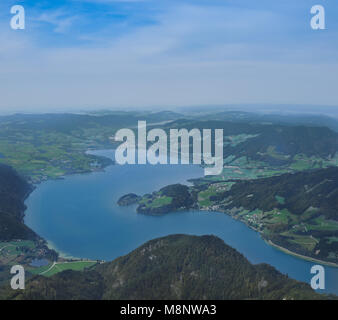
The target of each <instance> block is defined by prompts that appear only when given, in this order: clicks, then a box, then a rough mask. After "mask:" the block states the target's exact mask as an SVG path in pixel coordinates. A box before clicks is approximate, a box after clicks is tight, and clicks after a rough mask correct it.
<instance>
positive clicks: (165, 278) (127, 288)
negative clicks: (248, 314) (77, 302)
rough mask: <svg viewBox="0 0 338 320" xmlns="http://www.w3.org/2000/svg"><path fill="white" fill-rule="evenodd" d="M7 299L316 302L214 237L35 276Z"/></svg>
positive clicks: (302, 287) (160, 242) (163, 241)
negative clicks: (297, 300) (94, 264)
mask: <svg viewBox="0 0 338 320" xmlns="http://www.w3.org/2000/svg"><path fill="white" fill-rule="evenodd" d="M6 294H7V295H8V296H7V298H11V299H137V300H144V299H322V298H324V296H322V295H319V294H317V293H315V292H314V291H313V290H312V289H311V288H310V286H309V285H307V284H304V283H301V282H297V281H295V280H292V279H289V278H288V277H287V276H285V275H282V274H281V273H279V272H278V271H276V270H275V269H274V268H272V267H270V266H268V265H265V264H261V265H252V264H250V263H249V262H248V260H246V258H244V256H242V255H241V254H239V253H238V252H237V251H236V250H234V249H232V248H231V247H229V246H227V245H226V244H225V243H224V242H223V241H222V240H220V239H219V238H216V237H214V236H202V237H197V236H187V235H172V236H167V237H164V238H160V239H155V240H151V241H149V242H147V243H146V244H144V245H142V246H141V247H139V248H138V249H136V250H135V251H133V252H131V253H130V254H128V255H126V256H124V257H121V258H118V259H116V260H115V261H113V262H111V263H105V264H100V265H98V266H96V267H93V268H92V269H90V270H88V271H84V272H74V271H65V272H62V273H59V274H57V275H55V276H53V277H51V278H44V277H41V276H40V277H36V278H34V279H32V280H30V281H29V283H28V284H27V286H26V290H24V291H21V292H15V293H13V292H12V291H9V292H7V293H3V297H6Z"/></svg>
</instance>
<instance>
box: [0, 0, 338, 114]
mask: <svg viewBox="0 0 338 320" xmlns="http://www.w3.org/2000/svg"><path fill="white" fill-rule="evenodd" d="M15 4H21V5H23V6H24V7H25V9H26V29H25V30H22V31H13V30H11V29H10V27H9V21H10V18H11V14H10V12H9V11H10V7H11V6H12V5H15ZM315 4H322V5H324V7H325V9H326V25H327V29H326V30H321V31H314V30H312V29H311V28H310V19H311V14H310V9H311V7H312V6H313V5H315ZM337 17H338V2H337V1H336V0H325V1H324V0H297V1H295V0H255V1H253V0H59V1H47V0H44V1H32V0H29V1H28V0H26V1H12V0H10V1H8V0H5V1H4V0H3V1H1V3H0V109H1V110H0V111H13V112H14V111H36V110H40V111H41V110H42V111H54V110H73V109H74V110H75V109H84V108H90V109H93V108H107V107H114V108H119V107H120V108H123V107H128V106H130V107H142V106H154V107H156V106H161V107H170V106H184V105H203V104H205V105H208V104H209V105H215V104H240V103H246V104H248V103H253V104H257V103H265V104H266V103H276V104H277V103H278V104H318V105H325V104H327V105H336V106H338V90H337V83H338V41H337V40H338V19H337Z"/></svg>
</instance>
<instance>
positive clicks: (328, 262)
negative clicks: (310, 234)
mask: <svg viewBox="0 0 338 320" xmlns="http://www.w3.org/2000/svg"><path fill="white" fill-rule="evenodd" d="M199 210H201V211H206V212H216V213H223V214H227V215H228V216H230V217H231V218H232V219H234V220H237V221H240V222H242V223H244V224H245V225H246V226H247V227H248V228H250V229H252V230H254V231H256V232H257V233H259V235H260V236H261V238H262V239H263V240H264V241H265V242H266V243H267V244H268V245H270V246H272V247H274V248H276V249H278V250H280V251H282V252H283V253H285V254H288V255H290V256H293V257H296V258H299V259H301V260H305V261H310V262H315V263H319V264H322V265H325V266H328V267H333V268H338V263H334V262H330V261H323V260H319V259H316V258H312V257H308V256H304V255H302V254H299V253H296V252H293V251H291V250H289V249H287V248H284V247H281V246H279V245H277V244H275V243H273V242H272V241H271V240H268V239H265V238H264V237H263V236H262V233H261V232H260V231H259V230H258V229H256V228H254V227H251V226H250V225H249V224H247V223H246V222H245V221H244V220H242V219H238V218H236V217H234V216H232V215H231V214H229V213H228V212H226V211H221V210H219V211H217V210H206V209H204V210H203V209H199Z"/></svg>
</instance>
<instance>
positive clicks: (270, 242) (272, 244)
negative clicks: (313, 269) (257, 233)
mask: <svg viewBox="0 0 338 320" xmlns="http://www.w3.org/2000/svg"><path fill="white" fill-rule="evenodd" d="M264 240H265V239H264ZM265 242H266V243H268V244H269V245H270V246H272V247H274V248H276V249H278V250H280V251H282V252H284V253H286V254H289V255H291V256H294V257H297V258H299V259H302V260H306V261H310V262H316V263H319V264H322V265H325V266H328V267H334V268H338V264H337V263H334V262H328V261H323V260H319V259H316V258H312V257H308V256H304V255H301V254H299V253H296V252H293V251H290V250H289V249H287V248H284V247H281V246H279V245H278V244H275V243H273V242H272V241H271V240H265Z"/></svg>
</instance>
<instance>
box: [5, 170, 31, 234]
mask: <svg viewBox="0 0 338 320" xmlns="http://www.w3.org/2000/svg"><path fill="white" fill-rule="evenodd" d="M31 190H32V187H31V186H30V185H29V184H28V183H27V182H26V181H25V180H24V179H23V178H22V177H20V176H19V175H18V174H17V173H16V172H15V171H14V170H13V169H12V168H10V167H8V166H6V165H1V164H0V240H11V239H34V238H36V235H35V233H34V232H33V231H32V230H30V229H29V228H28V227H27V226H26V225H24V224H23V214H24V210H25V205H24V200H25V198H26V196H27V195H28V193H29V192H30V191H31Z"/></svg>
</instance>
